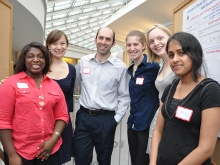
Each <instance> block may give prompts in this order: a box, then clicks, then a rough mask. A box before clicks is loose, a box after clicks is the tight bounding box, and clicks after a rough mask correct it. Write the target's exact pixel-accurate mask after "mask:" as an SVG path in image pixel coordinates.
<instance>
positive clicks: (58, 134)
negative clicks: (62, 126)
mask: <svg viewBox="0 0 220 165" xmlns="http://www.w3.org/2000/svg"><path fill="white" fill-rule="evenodd" d="M53 133H54V134H56V135H57V136H58V137H59V138H60V136H61V135H60V133H59V132H53Z"/></svg>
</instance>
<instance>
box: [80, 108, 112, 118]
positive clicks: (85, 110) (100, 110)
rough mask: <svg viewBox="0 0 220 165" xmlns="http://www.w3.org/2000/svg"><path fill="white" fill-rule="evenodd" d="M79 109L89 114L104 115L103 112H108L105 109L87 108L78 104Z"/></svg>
mask: <svg viewBox="0 0 220 165" xmlns="http://www.w3.org/2000/svg"><path fill="white" fill-rule="evenodd" d="M80 109H81V110H82V111H83V112H86V113H88V114H89V115H90V116H96V115H104V114H106V113H108V111H107V110H103V109H95V110H90V109H87V108H85V107H83V106H80Z"/></svg>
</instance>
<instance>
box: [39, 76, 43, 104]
mask: <svg viewBox="0 0 220 165" xmlns="http://www.w3.org/2000/svg"><path fill="white" fill-rule="evenodd" d="M41 83H42V78H41ZM41 83H40V96H39V98H40V101H39V104H40V106H44V96H43V94H42V91H41V88H42V85H41Z"/></svg>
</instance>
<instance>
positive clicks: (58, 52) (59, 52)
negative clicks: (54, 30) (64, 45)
mask: <svg viewBox="0 0 220 165" xmlns="http://www.w3.org/2000/svg"><path fill="white" fill-rule="evenodd" d="M55 52H56V53H57V54H61V53H63V50H59V51H58V50H57V51H55Z"/></svg>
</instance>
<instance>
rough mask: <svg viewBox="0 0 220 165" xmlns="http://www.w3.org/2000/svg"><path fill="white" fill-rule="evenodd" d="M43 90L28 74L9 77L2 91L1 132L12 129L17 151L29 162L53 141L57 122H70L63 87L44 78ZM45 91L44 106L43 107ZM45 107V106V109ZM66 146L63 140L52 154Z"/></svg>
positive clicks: (0, 89) (22, 73)
mask: <svg viewBox="0 0 220 165" xmlns="http://www.w3.org/2000/svg"><path fill="white" fill-rule="evenodd" d="M41 85H42V88H41V91H40V89H39V88H38V87H37V85H36V83H35V81H34V80H33V79H32V78H30V77H29V76H27V75H26V74H25V73H24V72H20V73H18V74H16V75H13V76H11V77H9V78H8V79H7V80H6V81H5V82H4V84H3V85H2V86H1V88H0V93H1V95H0V100H1V101H0V114H1V115H0V129H10V130H12V139H13V144H14V146H15V149H16V152H17V153H18V154H20V155H21V156H22V157H24V158H25V159H28V160H32V159H34V158H35V157H36V155H37V154H38V152H40V150H38V149H37V148H38V147H39V146H40V145H41V144H42V143H43V142H44V141H45V140H48V139H50V138H51V136H52V134H53V131H54V124H55V122H56V120H63V121H65V122H66V123H68V120H69V116H68V113H67V106H66V101H65V97H64V95H63V92H62V90H61V89H60V87H59V85H58V84H57V83H56V82H55V81H53V80H51V79H50V78H48V77H47V76H46V75H44V79H43V81H42V82H41ZM41 92H42V95H43V97H44V98H43V99H42V100H43V102H44V105H43V104H41V105H40V103H39V102H40V101H42V100H41V99H40V96H42V95H41ZM42 105H43V106H42ZM61 144H62V138H60V139H59V140H58V141H57V143H56V144H55V146H54V148H53V150H52V153H51V154H53V153H55V152H56V151H58V149H59V148H60V145H61Z"/></svg>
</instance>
